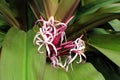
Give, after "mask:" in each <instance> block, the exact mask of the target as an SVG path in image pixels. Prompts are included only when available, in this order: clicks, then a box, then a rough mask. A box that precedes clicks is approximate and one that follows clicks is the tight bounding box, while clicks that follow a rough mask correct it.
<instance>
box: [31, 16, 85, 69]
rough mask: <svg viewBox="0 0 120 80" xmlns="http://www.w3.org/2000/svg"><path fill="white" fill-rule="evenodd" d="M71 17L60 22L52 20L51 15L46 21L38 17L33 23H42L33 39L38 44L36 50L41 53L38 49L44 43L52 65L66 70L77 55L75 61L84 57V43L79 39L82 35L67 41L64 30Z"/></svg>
mask: <svg viewBox="0 0 120 80" xmlns="http://www.w3.org/2000/svg"><path fill="white" fill-rule="evenodd" d="M72 18H73V16H72V17H71V18H70V19H69V20H68V21H67V22H66V23H62V22H60V21H58V20H54V17H53V16H51V17H50V18H49V20H48V21H46V20H44V19H43V18H42V17H40V19H39V20H37V21H36V23H35V25H38V23H40V22H41V23H42V26H41V27H40V28H39V31H38V32H37V33H36V35H35V37H34V41H33V42H34V43H35V44H36V45H37V46H38V52H39V53H41V50H40V49H41V47H42V46H43V45H45V47H46V50H47V57H48V58H49V59H50V60H51V63H52V66H53V67H55V68H56V67H62V68H63V69H65V70H66V71H68V68H69V65H71V68H72V62H73V61H74V60H75V59H76V58H77V57H79V61H78V62H77V63H81V62H82V58H84V59H86V56H85V54H84V50H85V43H84V41H83V40H82V39H81V38H82V36H81V37H79V38H77V39H76V40H75V41H67V39H66V35H65V30H66V28H67V25H68V23H69V22H70V21H71V19H72ZM63 57H64V58H65V59H63Z"/></svg>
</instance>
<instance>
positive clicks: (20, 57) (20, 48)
mask: <svg viewBox="0 0 120 80" xmlns="http://www.w3.org/2000/svg"><path fill="white" fill-rule="evenodd" d="M25 37H26V34H25V32H23V31H20V30H18V29H14V28H12V29H10V31H9V32H8V33H7V35H6V37H5V40H4V43H3V49H2V53H1V67H0V68H1V77H0V78H1V79H0V80H26V79H25V78H26V66H25V65H26V54H25V53H26V39H25Z"/></svg>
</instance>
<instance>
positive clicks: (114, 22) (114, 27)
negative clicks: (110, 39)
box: [109, 19, 120, 31]
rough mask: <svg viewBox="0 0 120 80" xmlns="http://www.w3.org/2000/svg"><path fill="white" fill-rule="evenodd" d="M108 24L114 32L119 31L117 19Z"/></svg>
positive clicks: (119, 23)
mask: <svg viewBox="0 0 120 80" xmlns="http://www.w3.org/2000/svg"><path fill="white" fill-rule="evenodd" d="M109 24H110V25H111V26H112V28H113V29H114V30H115V31H120V20H118V19H115V20H112V21H110V22H109Z"/></svg>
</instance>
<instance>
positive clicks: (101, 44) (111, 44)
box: [89, 35, 120, 67]
mask: <svg viewBox="0 0 120 80" xmlns="http://www.w3.org/2000/svg"><path fill="white" fill-rule="evenodd" d="M89 44H90V45H91V46H93V47H94V48H96V49H97V50H99V51H100V52H102V53H103V54H104V55H105V56H107V57H108V58H109V59H110V60H111V61H113V62H114V63H115V64H117V65H118V66H119V67H120V58H119V57H120V45H119V44H120V35H93V36H91V37H90V40H89Z"/></svg>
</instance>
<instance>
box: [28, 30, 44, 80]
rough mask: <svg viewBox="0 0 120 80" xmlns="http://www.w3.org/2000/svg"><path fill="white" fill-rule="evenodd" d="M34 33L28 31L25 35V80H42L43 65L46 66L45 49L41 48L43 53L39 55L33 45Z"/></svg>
mask: <svg viewBox="0 0 120 80" xmlns="http://www.w3.org/2000/svg"><path fill="white" fill-rule="evenodd" d="M35 34H36V33H35V32H34V31H33V30H30V31H29V32H28V33H27V42H26V43H27V47H26V50H27V52H26V54H27V56H26V60H27V63H26V64H27V68H26V70H27V72H26V76H27V79H26V80H43V75H44V71H45V64H46V55H45V52H46V50H45V48H44V47H42V48H41V51H42V52H44V53H43V54H39V53H38V52H37V48H36V47H35V45H33V39H34V36H35Z"/></svg>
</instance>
